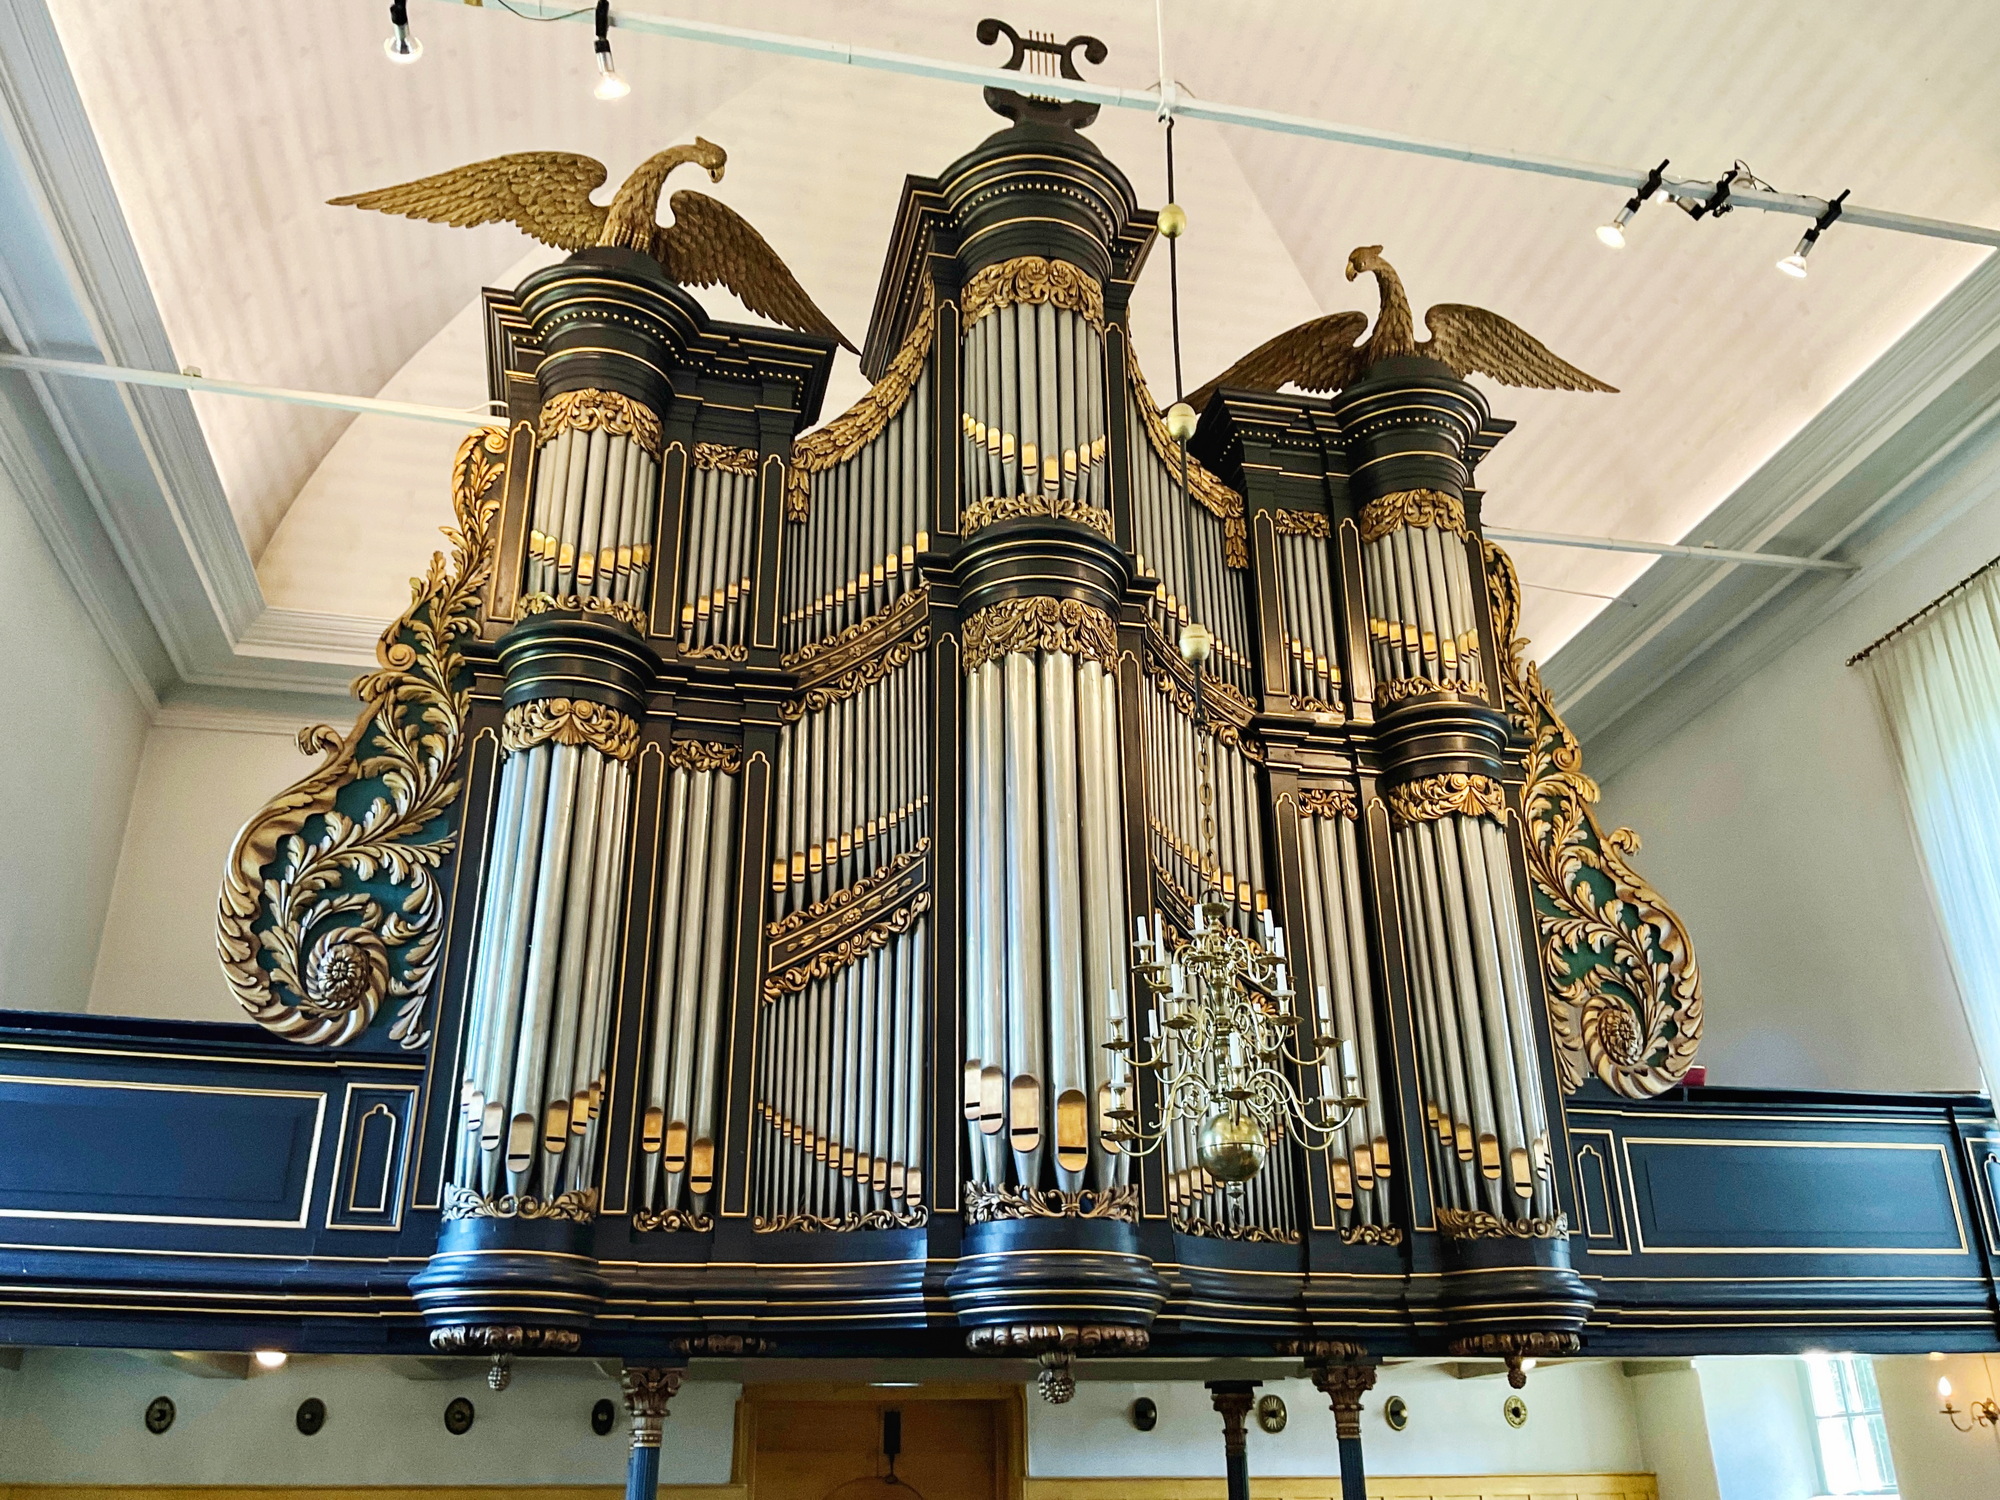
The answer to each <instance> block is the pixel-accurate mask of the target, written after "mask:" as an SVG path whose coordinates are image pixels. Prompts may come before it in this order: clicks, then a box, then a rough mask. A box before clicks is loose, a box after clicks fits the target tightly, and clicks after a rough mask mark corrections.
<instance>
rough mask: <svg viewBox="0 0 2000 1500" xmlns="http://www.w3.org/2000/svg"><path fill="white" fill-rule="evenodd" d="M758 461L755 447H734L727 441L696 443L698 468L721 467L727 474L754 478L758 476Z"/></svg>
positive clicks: (696, 465) (695, 455) (695, 460)
mask: <svg viewBox="0 0 2000 1500" xmlns="http://www.w3.org/2000/svg"><path fill="white" fill-rule="evenodd" d="M757 463H758V453H757V450H756V449H755V448H732V447H730V446H729V445H728V444H727V443H696V444H695V445H694V466H695V467H696V468H697V469H720V470H721V471H722V472H723V473H725V474H741V475H743V476H744V477H745V478H749V479H754V478H756V477H757Z"/></svg>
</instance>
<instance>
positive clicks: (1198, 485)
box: [1125, 342, 1250, 568]
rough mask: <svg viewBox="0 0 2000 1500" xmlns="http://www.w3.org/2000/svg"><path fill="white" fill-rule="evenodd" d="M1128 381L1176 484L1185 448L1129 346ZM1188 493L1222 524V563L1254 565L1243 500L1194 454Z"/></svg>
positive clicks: (1155, 447)
mask: <svg viewBox="0 0 2000 1500" xmlns="http://www.w3.org/2000/svg"><path fill="white" fill-rule="evenodd" d="M1125 378H1126V379H1127V380H1128V381H1129V382H1130V383H1131V386H1132V396H1133V400H1134V402H1135V404H1136V405H1137V406H1138V408H1139V416H1140V420H1142V421H1143V422H1144V423H1145V424H1146V440H1147V441H1148V442H1150V443H1151V444H1152V445H1153V452H1154V453H1156V454H1158V455H1159V459H1160V462H1161V463H1163V464H1165V465H1166V466H1167V469H1168V471H1169V472H1170V473H1172V474H1173V475H1174V477H1175V479H1176V481H1178V480H1179V478H1180V472H1181V445H1180V444H1179V443H1177V442H1175V441H1174V438H1173V434H1172V433H1170V432H1168V431H1167V422H1166V418H1164V417H1162V416H1161V415H1160V411H1159V408H1158V407H1156V406H1154V405H1153V396H1152V392H1150V391H1148V390H1147V389H1146V377H1145V375H1144V374H1143V373H1142V372H1141V371H1140V369H1139V356H1138V354H1137V353H1136V352H1134V350H1133V348H1132V345H1131V344H1130V343H1129V342H1128V343H1127V344H1126V345H1125ZM1187 486H1188V493H1189V494H1191V495H1193V496H1194V498H1195V500H1196V501H1197V502H1199V503H1200V505H1201V507H1202V509H1203V510H1205V511H1207V512H1208V513H1209V514H1210V515H1212V516H1214V517H1215V518H1216V519H1217V520H1218V521H1220V522H1222V560H1223V562H1224V563H1225V564H1226V565H1227V566H1229V567H1232V568H1245V567H1248V566H1249V565H1250V547H1249V533H1248V532H1247V531H1246V530H1245V528H1244V524H1243V497H1242V496H1241V495H1239V494H1237V493H1236V491H1234V490H1232V489H1231V488H1230V487H1229V486H1228V485H1226V484H1224V483H1223V482H1222V481H1221V480H1220V479H1218V478H1216V477H1215V475H1213V474H1211V473H1210V472H1209V471H1208V470H1207V469H1206V468H1204V467H1203V466H1202V464H1201V461H1200V460H1199V459H1197V458H1195V457H1194V456H1193V455H1192V454H1190V455H1189V456H1188V461H1187Z"/></svg>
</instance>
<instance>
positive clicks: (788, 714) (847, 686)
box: [778, 625, 931, 724]
mask: <svg viewBox="0 0 2000 1500" xmlns="http://www.w3.org/2000/svg"><path fill="white" fill-rule="evenodd" d="M930 640H931V628H930V626H928V625H922V626H919V627H918V628H917V629H916V630H914V631H912V632H911V633H910V634H909V635H908V636H906V637H905V638H904V639H902V640H900V641H897V642H896V643H895V644H894V645H892V646H890V647H889V648H888V649H887V650H885V651H883V652H882V653H881V654H880V655H879V656H871V657H869V658H868V659H867V660H865V661H863V662H861V663H859V664H858V665H856V666H854V667H850V668H849V669H848V670H847V671H845V672H842V673H841V674H840V675H839V676H838V677H835V678H832V679H831V680H829V681H826V682H822V683H818V684H816V685H815V686H813V687H810V688H807V689H806V690H805V691H804V692H803V693H800V694H799V695H798V696H797V697H796V698H788V699H786V700H785V704H784V707H782V708H781V709H779V710H778V715H779V717H780V718H782V719H783V720H784V721H785V722H786V723H788V724H793V723H797V722H798V721H799V720H800V719H802V718H804V717H805V716H806V715H807V714H816V713H818V712H820V711H821V710H822V709H824V708H828V707H830V706H831V705H833V704H835V703H839V702H841V701H842V700H843V699H846V698H852V697H853V696H854V695H855V694H856V693H858V692H860V691H861V690H862V689H863V688H865V687H873V686H874V685H875V684H876V683H878V682H880V681H881V680H882V679H883V678H884V677H887V676H888V675H889V674H890V673H891V672H895V671H898V670H900V669H901V668H903V667H905V666H907V665H908V664H909V661H910V658H911V657H913V656H915V655H916V654H917V653H918V652H919V651H921V650H923V649H924V647H926V646H928V645H929V644H930Z"/></svg>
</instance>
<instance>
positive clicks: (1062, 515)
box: [960, 495, 1111, 540]
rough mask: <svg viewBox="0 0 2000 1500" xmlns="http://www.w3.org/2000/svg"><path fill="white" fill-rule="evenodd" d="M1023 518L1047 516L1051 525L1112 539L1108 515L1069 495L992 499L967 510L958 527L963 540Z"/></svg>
mask: <svg viewBox="0 0 2000 1500" xmlns="http://www.w3.org/2000/svg"><path fill="white" fill-rule="evenodd" d="M1024 516H1046V517H1048V518H1049V519H1050V520H1052V521H1074V522H1076V523H1077V524H1078V525H1079V526H1088V527H1089V528H1090V529H1091V530H1092V531H1095V532H1097V533H1098V534H1099V535H1101V536H1103V537H1105V538H1106V539H1107V540H1108V539H1109V538H1110V536H1111V512H1110V511H1108V510H1100V509H1099V508H1098V507H1096V506H1095V505H1086V504H1084V502H1083V501H1081V500H1077V499H1073V498H1072V497H1070V496H1068V495H992V496H989V497H987V498H986V499H984V500H975V501H973V502H972V504H970V505H968V506H966V508H965V516H964V519H963V521H962V522H961V523H960V524H961V528H962V530H963V532H964V534H965V535H966V536H971V535H972V533H973V532H975V531H979V530H981V529H983V528H985V527H988V526H995V525H998V524H999V523H1000V522H1002V521H1018V520H1020V519H1021V518H1023V517H1024Z"/></svg>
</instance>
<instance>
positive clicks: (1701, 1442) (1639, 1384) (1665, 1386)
mask: <svg viewBox="0 0 2000 1500" xmlns="http://www.w3.org/2000/svg"><path fill="white" fill-rule="evenodd" d="M1625 1378H1626V1380H1627V1382H1628V1383H1629V1384H1630V1385H1631V1388H1632V1408H1633V1410H1634V1412H1635V1413H1636V1414H1637V1416H1638V1422H1639V1447H1640V1450H1641V1451H1642V1452H1643V1453H1644V1454H1645V1456H1646V1468H1648V1469H1649V1470H1651V1471H1652V1473H1653V1475H1654V1477H1655V1478H1656V1479H1658V1480H1659V1484H1660V1500H1722V1487H1721V1486H1720V1485H1719V1484H1718V1483H1717V1482H1716V1478H1715V1454H1714V1451H1713V1450H1712V1449H1711V1448H1710V1447H1709V1444H1708V1406H1707V1403H1706V1402H1705V1401H1704V1400H1703V1399H1702V1391H1701V1376H1700V1375H1699V1374H1698V1373H1697V1372H1696V1370H1695V1368H1694V1364H1693V1362H1692V1361H1690V1360H1685V1359H1679V1360H1651V1361H1645V1362H1636V1361H1627V1362H1626V1365H1625Z"/></svg>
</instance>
